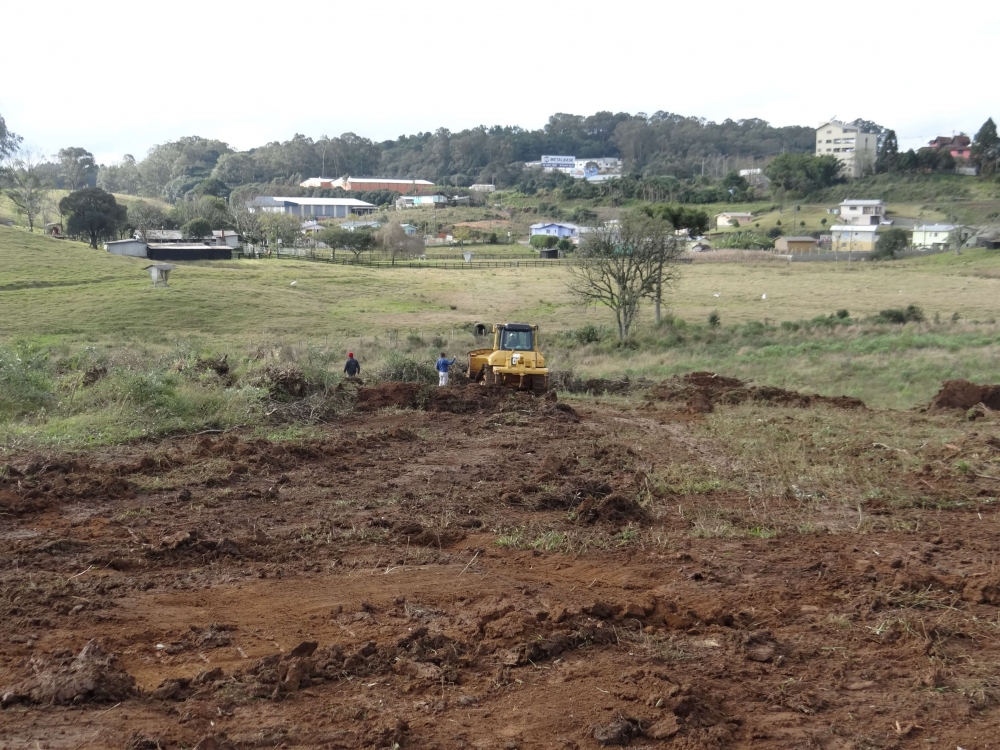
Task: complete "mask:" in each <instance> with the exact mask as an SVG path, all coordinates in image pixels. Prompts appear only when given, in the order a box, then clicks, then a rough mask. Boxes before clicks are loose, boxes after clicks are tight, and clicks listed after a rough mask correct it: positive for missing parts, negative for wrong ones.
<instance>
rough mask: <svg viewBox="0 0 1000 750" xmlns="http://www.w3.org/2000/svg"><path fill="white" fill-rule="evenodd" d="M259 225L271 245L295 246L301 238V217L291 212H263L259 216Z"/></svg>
mask: <svg viewBox="0 0 1000 750" xmlns="http://www.w3.org/2000/svg"><path fill="white" fill-rule="evenodd" d="M260 226H261V231H262V232H263V234H264V237H265V238H266V239H267V241H268V243H270V245H271V246H272V247H277V246H284V247H295V245H297V244H298V242H299V240H300V239H302V219H300V218H299V217H298V216H293V215H292V214H272V213H265V214H263V215H262V216H261V218H260Z"/></svg>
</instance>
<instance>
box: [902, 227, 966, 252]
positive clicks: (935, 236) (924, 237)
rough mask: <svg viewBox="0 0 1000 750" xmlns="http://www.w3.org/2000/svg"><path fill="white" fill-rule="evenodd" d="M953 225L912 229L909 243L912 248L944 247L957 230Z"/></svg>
mask: <svg viewBox="0 0 1000 750" xmlns="http://www.w3.org/2000/svg"><path fill="white" fill-rule="evenodd" d="M957 229H958V227H956V226H955V225H954V224H922V225H920V226H915V227H913V240H912V241H911V242H910V244H911V245H913V247H919V248H933V247H945V246H947V245H948V243H949V242H950V241H951V238H952V235H953V234H954V233H955V230H957Z"/></svg>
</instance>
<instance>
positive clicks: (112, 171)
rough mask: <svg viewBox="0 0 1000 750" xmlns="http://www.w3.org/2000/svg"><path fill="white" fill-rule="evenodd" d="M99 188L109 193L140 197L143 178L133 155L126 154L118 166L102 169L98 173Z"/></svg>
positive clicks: (113, 165)
mask: <svg viewBox="0 0 1000 750" xmlns="http://www.w3.org/2000/svg"><path fill="white" fill-rule="evenodd" d="M97 187H99V188H101V189H102V190H107V191H108V192H109V193H124V194H125V195H139V193H140V192H141V190H142V176H141V175H140V174H139V167H138V166H137V165H136V162H135V157H134V156H132V154H125V156H123V157H122V160H121V161H120V162H119V163H117V164H112V165H110V166H107V167H104V166H102V167H101V168H100V171H99V172H98V173H97Z"/></svg>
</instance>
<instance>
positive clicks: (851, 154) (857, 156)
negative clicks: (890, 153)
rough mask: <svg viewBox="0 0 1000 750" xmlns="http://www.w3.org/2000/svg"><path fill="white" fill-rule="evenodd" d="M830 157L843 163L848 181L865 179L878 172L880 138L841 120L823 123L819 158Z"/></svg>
mask: <svg viewBox="0 0 1000 750" xmlns="http://www.w3.org/2000/svg"><path fill="white" fill-rule="evenodd" d="M828 155H829V156H836V157H837V159H839V160H840V163H841V165H842V166H841V172H842V173H843V174H844V175H845V176H846V177H850V178H852V179H853V178H857V177H861V176H862V175H864V174H866V173H868V172H871V171H872V170H873V169H874V168H875V157H876V156H877V155H878V136H877V135H876V134H875V133H867V132H865V131H863V130H861V128H859V127H858V126H857V125H848V124H847V123H843V122H840V121H839V120H831V121H830V122H826V123H823V124H822V125H820V126H819V127H818V128H816V156H828Z"/></svg>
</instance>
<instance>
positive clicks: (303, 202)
mask: <svg viewBox="0 0 1000 750" xmlns="http://www.w3.org/2000/svg"><path fill="white" fill-rule="evenodd" d="M247 207H248V208H249V209H250V210H251V211H258V210H259V211H263V212H264V213H274V214H291V215H292V216H302V217H306V216H314V217H315V216H326V217H329V218H332V219H346V218H347V217H348V216H350V215H351V214H357V215H361V214H370V213H373V212H374V211H375V206H374V205H373V204H371V203H366V202H365V201H359V200H358V199H357V198H290V197H283V196H261V197H259V198H254V199H253V200H252V201H250V202H249V203H247Z"/></svg>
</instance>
